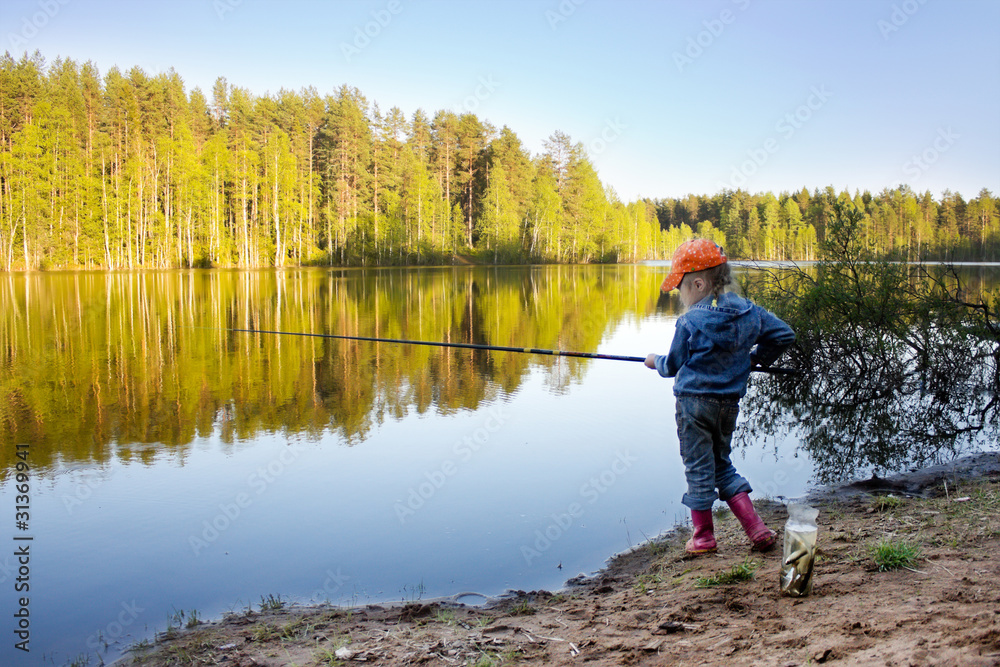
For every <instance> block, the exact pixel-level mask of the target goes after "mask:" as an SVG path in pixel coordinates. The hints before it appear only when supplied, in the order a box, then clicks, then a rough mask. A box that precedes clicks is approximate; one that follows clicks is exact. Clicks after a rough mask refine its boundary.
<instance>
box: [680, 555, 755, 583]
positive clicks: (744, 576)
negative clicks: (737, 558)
mask: <svg viewBox="0 0 1000 667" xmlns="http://www.w3.org/2000/svg"><path fill="white" fill-rule="evenodd" d="M759 568H760V563H758V562H757V561H754V560H751V559H750V557H749V556H748V557H747V558H745V559H744V560H743V562H742V563H737V564H736V565H733V566H732V567H731V568H730V569H729V570H725V571H723V572H717V573H716V574H713V575H710V576H707V577H698V578H696V579H695V580H694V587H695V588H714V587H715V586H728V585H730V584H738V583H740V582H741V581H751V580H752V579H753V578H754V574H755V573H756V572H757V570H758V569H759Z"/></svg>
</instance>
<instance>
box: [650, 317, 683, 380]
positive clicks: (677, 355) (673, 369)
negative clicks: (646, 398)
mask: <svg viewBox="0 0 1000 667" xmlns="http://www.w3.org/2000/svg"><path fill="white" fill-rule="evenodd" d="M689 336H690V332H689V331H688V328H687V326H685V325H684V322H683V319H680V320H678V321H677V329H676V331H675V332H674V337H673V340H672V341H671V342H670V352H668V353H667V354H660V355H657V356H656V370H657V372H659V374H660V375H661V376H662V377H665V378H672V377H676V376H677V371H679V370H680V368H681V366H683V365H684V362H685V361H687V359H688V356H689V352H688V337H689Z"/></svg>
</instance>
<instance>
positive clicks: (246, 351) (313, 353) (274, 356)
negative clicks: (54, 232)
mask: <svg viewBox="0 0 1000 667" xmlns="http://www.w3.org/2000/svg"><path fill="white" fill-rule="evenodd" d="M661 277H662V276H660V275H659V273H658V272H657V271H655V270H652V269H643V268H641V267H611V266H594V267H566V266H553V267H544V268H538V267H535V268H528V267H525V268H444V269H412V270H411V269H407V270H399V269H391V270H387V269H380V270H345V271H326V270H318V269H305V270H294V271H264V272H238V271H204V272H162V273H107V274H106V273H74V274H20V275H17V274H8V275H6V276H3V277H2V278H0V443H2V445H3V451H4V454H3V457H4V458H3V459H2V464H3V465H4V466H5V467H6V466H8V465H10V463H11V462H12V461H13V458H12V456H13V454H12V452H13V451H14V448H13V447H12V446H11V445H12V444H13V443H16V442H29V443H31V448H32V449H31V452H32V454H31V456H32V459H33V460H34V462H35V465H37V466H43V465H47V464H49V463H51V462H53V461H55V460H58V459H62V460H66V461H74V460H84V461H87V460H96V461H103V460H106V459H107V458H108V457H109V456H110V455H111V453H112V451H114V452H116V454H117V455H118V456H120V457H122V458H125V459H135V460H140V461H141V460H147V459H148V458H149V457H151V456H153V455H154V452H155V451H157V450H161V451H162V449H161V448H159V447H157V448H152V447H146V446H144V445H146V444H149V443H163V444H166V445H167V446H168V448H173V449H178V450H181V451H182V450H183V449H184V447H185V446H186V445H187V444H188V443H190V442H191V441H192V440H193V439H194V438H195V437H197V436H206V435H209V434H211V433H212V432H213V431H216V430H217V431H218V432H219V433H220V434H221V437H222V439H223V440H224V441H225V442H228V443H233V444H234V445H235V444H236V443H238V442H239V441H241V440H244V439H248V438H252V437H253V436H254V435H255V434H257V433H259V432H261V431H278V432H286V433H297V434H304V435H308V436H317V435H319V434H321V433H324V432H327V431H335V432H336V433H338V434H339V435H340V436H341V437H343V438H344V439H345V440H347V441H348V442H358V441H359V440H360V439H363V438H364V437H365V435H366V434H367V433H368V431H369V430H370V429H371V428H372V426H373V424H375V423H377V422H378V421H380V420H382V419H384V418H386V417H388V418H399V417H401V416H403V415H405V414H407V413H409V412H411V411H414V410H415V411H416V412H417V413H421V414H422V413H424V412H427V411H437V412H440V413H449V412H454V411H459V410H465V409H475V408H476V407H477V406H478V405H480V404H481V403H482V402H483V401H488V400H491V399H492V398H494V397H495V396H496V395H498V394H499V393H502V392H506V393H510V392H514V391H516V390H517V389H518V387H519V386H520V383H521V382H522V379H523V378H524V377H525V376H526V375H527V373H528V372H529V371H530V369H531V368H532V367H545V368H552V367H553V365H554V364H555V363H558V360H557V359H554V358H552V357H545V356H537V355H536V356H532V355H523V354H510V353H488V352H484V351H481V350H463V349H442V348H427V347H422V346H403V345H387V344H373V343H365V342H354V341H336V340H325V339H315V338H299V337H284V336H266V335H262V334H246V333H235V332H229V331H225V329H226V328H229V327H238V328H258V329H265V330H285V331H309V332H324V333H340V334H345V335H358V336H374V337H388V338H405V339H416V340H442V341H460V342H473V343H484V344H490V345H509V346H517V347H539V348H561V349H574V350H580V351H593V350H595V349H596V348H597V345H598V343H599V342H600V341H601V339H602V337H603V336H604V335H605V333H606V332H607V331H609V330H610V329H611V328H613V327H614V326H615V325H616V324H617V323H618V322H620V321H621V319H622V318H623V317H624V316H625V315H626V314H637V315H639V316H642V315H645V314H647V313H648V312H650V311H652V309H653V308H654V307H655V304H654V303H653V302H652V301H651V299H650V298H649V295H650V294H654V293H655V292H656V288H657V285H658V284H659V280H660V278H661ZM562 363H563V364H564V368H568V369H569V373H568V374H566V375H565V377H564V378H563V381H564V382H567V383H568V382H573V381H576V380H579V378H580V377H581V375H582V372H583V369H584V368H585V366H586V364H587V363H588V362H586V361H585V360H575V359H574V360H569V361H567V360H562Z"/></svg>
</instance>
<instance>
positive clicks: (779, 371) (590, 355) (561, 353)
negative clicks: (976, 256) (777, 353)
mask: <svg viewBox="0 0 1000 667" xmlns="http://www.w3.org/2000/svg"><path fill="white" fill-rule="evenodd" d="M224 331H236V332H240V333H258V334H271V335H275V336H303V337H307V338H336V339H338V340H360V341H368V342H371V343H397V344H400V345H427V346H430V347H459V348H463V349H470V350H492V351H494V352H521V353H524V354H548V355H551V356H556V357H579V358H581V359H609V360H611V361H637V362H640V363H643V362H645V361H646V357H628V356H622V355H618V354H598V353H596V352H570V351H568V350H543V349H541V348H537V347H507V346H504V345H483V344H481V343H443V342H439V341H430V340H405V339H402V338H376V337H374V336H344V335H339V334H320V333H307V332H300V331H264V330H262V329H224ZM750 370H751V371H754V372H757V373H773V374H776V375H798V373H799V371H797V370H795V369H794V368H776V367H767V368H765V367H763V366H754V367H753V368H751V369H750Z"/></svg>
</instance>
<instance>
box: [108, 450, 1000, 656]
mask: <svg viewBox="0 0 1000 667" xmlns="http://www.w3.org/2000/svg"><path fill="white" fill-rule="evenodd" d="M887 495H888V497H887ZM889 499H891V502H890V501H889ZM805 501H806V502H809V503H810V504H813V505H814V506H817V507H819V508H820V519H819V524H820V537H819V546H820V549H821V556H820V557H819V558H818V559H817V565H816V587H815V589H814V591H813V594H812V596H810V597H807V598H797V599H793V598H788V597H783V596H781V595H780V594H779V591H778V586H777V573H778V570H779V569H780V555H781V551H780V540H779V546H778V548H777V549H776V550H773V551H771V552H769V553H766V554H753V553H750V552H749V549H748V548H747V547H748V543H746V540H745V537H744V536H743V535H742V532H741V530H740V528H739V525H738V523H737V522H736V521H735V518H733V517H732V515H731V514H730V513H729V512H728V511H721V512H720V511H717V512H716V517H717V518H716V534H717V539H718V540H719V552H718V553H717V554H713V555H711V556H707V557H706V556H702V557H699V558H690V557H688V556H686V554H685V553H684V551H683V549H684V546H683V545H684V540H685V539H686V537H687V533H688V532H689V529H687V528H685V527H679V528H676V529H673V530H671V531H668V532H667V533H665V534H663V535H661V536H659V537H657V538H654V539H653V540H651V541H649V542H646V543H644V544H642V545H639V546H637V547H634V548H633V549H630V550H628V551H626V552H623V553H620V554H616V555H614V556H612V557H611V558H609V560H608V561H607V563H606V565H605V567H604V568H602V570H600V571H599V572H597V573H595V574H594V575H592V576H584V575H579V576H577V577H573V578H570V579H569V580H567V581H566V583H565V585H564V587H563V588H562V589H559V590H557V591H554V592H553V591H508V592H506V593H504V594H503V595H501V596H499V597H497V598H490V597H489V596H485V595H481V594H479V593H472V592H461V593H457V594H455V595H453V596H448V597H445V598H439V599H435V600H421V601H415V602H410V603H399V604H368V605H363V606H359V607H351V608H348V607H335V606H331V605H318V606H312V605H310V606H285V607H283V608H280V609H271V610H267V611H264V610H262V611H260V612H253V611H249V612H247V613H243V614H229V615H227V616H225V617H224V618H222V619H219V620H215V621H211V622H208V623H200V624H198V625H196V626H194V627H191V628H188V629H184V630H174V631H171V632H167V633H159V634H158V636H157V639H156V641H155V642H153V643H148V642H147V643H146V645H145V646H143V647H142V649H141V650H137V651H133V652H132V653H131V654H126V655H124V656H123V657H121V658H119V659H118V660H116V661H115V662H114V663H112V664H114V665H116V666H119V667H120V666H122V665H131V664H135V665H150V666H157V667H159V666H161V665H173V664H193V665H201V664H205V665H208V664H218V663H219V662H222V661H224V663H225V664H231V665H237V666H238V667H260V666H263V665H285V664H296V665H300V666H302V667H305V666H312V665H328V664H334V665H335V664H344V665H346V664H353V663H355V662H362V661H365V662H374V663H376V664H384V665H407V664H417V663H425V664H442V665H444V664H469V665H477V666H478V665H481V666H483V667H485V666H486V665H501V664H525V665H527V664H543V663H544V664H575V663H576V662H578V661H580V660H584V659H586V660H588V661H590V662H591V664H596V665H611V664H647V663H648V664H672V662H671V661H672V660H674V659H676V660H678V661H690V660H695V661H698V662H700V664H708V665H716V664H717V665H724V664H732V662H733V661H737V662H744V663H747V662H752V663H753V664H762V665H772V664H773V665H792V664H806V663H807V662H810V661H812V662H813V663H817V662H819V663H822V662H825V661H827V660H829V659H833V658H838V657H839V658H850V660H849V661H848V663H847V664H860V663H864V662H866V661H867V659H866V657H865V656H869V657H871V658H872V659H874V657H875V656H880V658H879V659H880V660H886V659H890V656H895V657H894V658H893V659H894V660H896V661H901V660H905V661H910V662H911V663H912V664H937V663H938V662H948V664H961V665H980V664H982V665H987V664H988V665H996V664H1000V540H997V537H1000V453H996V452H988V453H981V454H975V455H970V456H966V457H963V458H960V459H957V460H956V461H955V462H952V463H949V464H946V465H940V466H932V467H929V468H924V469H921V470H916V471H911V472H907V473H900V474H896V475H892V476H889V477H887V478H877V477H876V478H873V479H870V480H860V481H856V482H852V483H849V484H844V485H839V486H836V487H824V488H821V489H817V490H814V491H813V492H811V493H809V494H808V495H807V496H806V498H805ZM758 509H759V511H760V514H761V516H762V517H764V519H765V521H767V523H768V524H769V525H770V526H771V527H772V528H774V529H776V530H779V532H780V530H781V528H782V527H783V523H784V519H785V518H786V517H787V512H786V511H785V506H784V505H782V504H781V503H777V502H760V503H759V508H758ZM980 509H987V510H989V511H982V512H981V511H980ZM886 539H904V540H910V541H912V542H913V543H914V544H916V545H918V546H919V548H920V550H921V553H922V554H923V556H922V560H921V561H920V562H919V563H918V564H916V565H915V566H914V567H912V568H907V569H902V570H895V571H890V572H878V571H877V569H876V568H873V567H872V564H871V563H870V562H869V561H870V557H869V556H868V554H869V551H870V550H871V549H872V548H873V546H874V545H875V544H876V543H878V542H879V541H880V540H882V541H884V540H886ZM741 564H752V565H753V571H754V576H753V578H752V579H751V580H750V581H744V582H741V583H738V584H732V585H730V586H725V587H719V588H700V587H698V586H697V584H696V582H697V581H699V577H708V576H711V575H716V574H718V573H720V572H726V571H729V570H731V569H733V568H737V567H738V566H740V565H741ZM963 591H965V593H963ZM470 597H477V598H482V599H484V600H486V602H485V603H482V604H468V603H467V602H463V601H462V600H463V598H470ZM875 608H878V609H879V613H878V614H876V615H874V616H873V614H872V613H871V610H872V609H875ZM973 621H975V622H973ZM883 626H884V627H883ZM928 626H930V627H928ZM938 626H940V628H938ZM876 627H877V628H878V629H879V630H878V632H874V631H873V628H876ZM882 640H884V641H882ZM720 646H724V647H727V649H726V651H722V652H719V651H718V650H715V651H714V652H713V651H710V652H709V653H704V652H705V651H706V650H709V649H711V648H712V647H716V648H718V647H720ZM963 647H967V648H963ZM885 651H888V654H886V653H885ZM854 660H858V661H860V662H859V663H855V662H853V661H854Z"/></svg>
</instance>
